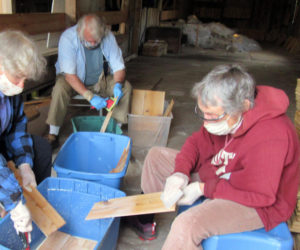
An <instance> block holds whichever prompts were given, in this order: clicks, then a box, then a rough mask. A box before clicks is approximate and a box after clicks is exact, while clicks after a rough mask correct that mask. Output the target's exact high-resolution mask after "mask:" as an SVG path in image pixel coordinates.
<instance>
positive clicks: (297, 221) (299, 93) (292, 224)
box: [288, 79, 300, 250]
mask: <svg viewBox="0 0 300 250" xmlns="http://www.w3.org/2000/svg"><path fill="white" fill-rule="evenodd" d="M295 95H296V112H295V127H296V130H297V134H298V138H299V140H300V79H297V86H296V90H295ZM299 167H300V166H299ZM288 226H289V229H290V231H291V232H292V234H293V238H294V249H296V250H297V249H300V188H299V190H298V195H297V205H296V208H295V210H294V213H293V215H292V216H291V218H290V219H289V221H288Z"/></svg>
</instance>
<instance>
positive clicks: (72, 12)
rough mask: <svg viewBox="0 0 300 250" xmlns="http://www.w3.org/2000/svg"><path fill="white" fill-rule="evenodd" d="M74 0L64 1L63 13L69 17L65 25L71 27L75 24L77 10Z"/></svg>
mask: <svg viewBox="0 0 300 250" xmlns="http://www.w3.org/2000/svg"><path fill="white" fill-rule="evenodd" d="M76 3H77V1H76V0H65V13H66V15H67V16H68V17H69V20H68V23H67V25H68V26H70V25H73V24H75V22H76V20H77V19H76V18H77V15H76V10H77V5H76Z"/></svg>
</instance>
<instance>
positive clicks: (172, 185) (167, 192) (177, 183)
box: [161, 173, 189, 208]
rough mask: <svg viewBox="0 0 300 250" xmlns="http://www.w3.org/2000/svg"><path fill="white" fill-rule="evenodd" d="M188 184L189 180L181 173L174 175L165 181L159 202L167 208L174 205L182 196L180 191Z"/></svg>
mask: <svg viewBox="0 0 300 250" xmlns="http://www.w3.org/2000/svg"><path fill="white" fill-rule="evenodd" d="M188 182H189V178H188V177H187V176H186V175H185V174H182V173H175V174H172V175H171V176H169V177H168V178H167V179H166V184H165V188H164V191H163V193H162V195H161V200H162V201H163V203H164V204H165V206H166V207H167V208H170V207H171V206H172V205H174V204H175V203H176V202H177V201H178V200H179V199H180V197H181V196H182V195H183V192H182V190H183V189H184V188H185V187H186V185H187V184H188Z"/></svg>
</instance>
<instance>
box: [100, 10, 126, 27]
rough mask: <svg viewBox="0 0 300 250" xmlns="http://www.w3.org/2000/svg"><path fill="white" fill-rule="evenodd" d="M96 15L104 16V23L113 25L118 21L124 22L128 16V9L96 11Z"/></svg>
mask: <svg viewBox="0 0 300 250" xmlns="http://www.w3.org/2000/svg"><path fill="white" fill-rule="evenodd" d="M95 14H96V15H98V16H100V17H102V18H104V20H105V21H106V24H108V25H113V24H119V23H126V22H127V18H128V11H124V10H122V11H97V12H95Z"/></svg>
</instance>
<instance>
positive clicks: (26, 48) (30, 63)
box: [0, 30, 46, 80]
mask: <svg viewBox="0 0 300 250" xmlns="http://www.w3.org/2000/svg"><path fill="white" fill-rule="evenodd" d="M0 65H1V66H2V68H3V70H4V71H6V72H8V73H9V74H10V75H12V76H15V77H19V78H22V77H25V78H27V79H33V80H38V79H39V78H40V77H41V76H42V75H43V73H44V72H45V67H46V59H45V58H44V57H43V56H42V55H41V54H40V52H39V50H38V48H37V46H36V45H35V43H34V42H33V41H32V40H31V39H30V38H29V37H28V36H26V35H25V34H24V33H22V32H21V31H16V30H6V31H2V32H0Z"/></svg>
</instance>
